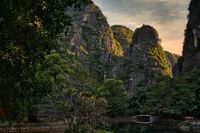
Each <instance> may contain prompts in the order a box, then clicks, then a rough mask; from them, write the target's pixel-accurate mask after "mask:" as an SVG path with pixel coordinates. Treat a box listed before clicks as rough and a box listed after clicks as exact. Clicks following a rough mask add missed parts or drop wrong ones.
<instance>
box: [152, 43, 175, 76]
mask: <svg viewBox="0 0 200 133" xmlns="http://www.w3.org/2000/svg"><path fill="white" fill-rule="evenodd" d="M148 54H149V58H151V59H154V60H155V61H156V62H157V63H158V65H159V66H160V67H161V68H162V70H163V73H164V75H166V76H172V71H171V70H170V66H169V65H170V64H169V62H168V61H167V59H166V56H165V53H164V51H163V48H162V46H161V45H159V44H158V45H157V46H156V47H153V48H151V49H149V52H148Z"/></svg>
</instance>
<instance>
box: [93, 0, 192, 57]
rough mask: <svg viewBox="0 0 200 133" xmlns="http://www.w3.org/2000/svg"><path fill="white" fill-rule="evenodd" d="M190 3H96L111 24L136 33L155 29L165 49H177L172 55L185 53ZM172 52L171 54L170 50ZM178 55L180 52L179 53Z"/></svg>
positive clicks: (141, 0) (186, 0)
mask: <svg viewBox="0 0 200 133" xmlns="http://www.w3.org/2000/svg"><path fill="white" fill-rule="evenodd" d="M189 1H190V0H94V2H95V3H96V4H97V5H98V6H100V8H101V9H102V11H103V13H104V14H105V16H106V17H107V19H108V22H109V23H110V24H111V25H112V24H122V25H126V26H128V27H130V28H132V29H133V30H134V29H135V28H136V27H140V26H141V25H142V24H149V25H152V26H153V27H155V28H156V29H157V30H158V32H159V34H160V38H161V39H162V40H163V41H162V44H163V47H164V49H166V50H168V49H169V47H168V46H167V47H166V45H170V46H173V45H172V44H169V43H173V42H176V44H174V45H178V46H176V47H175V48H180V49H179V50H177V49H176V50H174V51H173V48H171V49H172V52H175V53H178V54H181V53H182V49H181V48H182V42H183V41H181V40H183V38H184V36H183V33H184V29H185V25H186V22H187V14H188V12H187V8H188V5H189ZM171 49H170V50H171ZM177 51H179V52H177Z"/></svg>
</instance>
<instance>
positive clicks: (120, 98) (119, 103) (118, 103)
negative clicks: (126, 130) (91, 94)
mask: <svg viewBox="0 0 200 133" xmlns="http://www.w3.org/2000/svg"><path fill="white" fill-rule="evenodd" d="M96 93H97V94H98V95H99V96H100V97H105V98H106V100H107V102H108V109H109V110H110V112H109V114H110V115H119V114H123V113H124V112H125V109H126V108H127V107H128V106H129V99H130V93H129V92H128V91H126V90H125V87H124V85H123V82H122V81H120V80H114V79H108V80H105V81H104V82H103V83H102V84H101V85H100V86H99V87H98V88H97V92H96Z"/></svg>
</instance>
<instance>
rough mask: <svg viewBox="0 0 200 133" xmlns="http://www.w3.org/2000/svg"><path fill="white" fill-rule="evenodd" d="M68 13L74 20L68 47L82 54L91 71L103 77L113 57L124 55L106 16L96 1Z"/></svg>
mask: <svg viewBox="0 0 200 133" xmlns="http://www.w3.org/2000/svg"><path fill="white" fill-rule="evenodd" d="M68 14H70V16H71V18H72V20H73V28H71V29H70V30H71V32H70V34H68V36H67V41H66V42H67V43H68V44H67V45H68V48H69V49H70V50H71V51H72V52H75V53H76V54H78V55H80V56H81V58H82V61H83V62H84V63H85V64H86V65H88V67H90V68H91V71H94V72H95V73H98V77H102V76H103V75H104V73H107V72H105V71H106V70H105V69H107V68H105V67H106V66H109V67H110V64H111V62H112V59H111V58H112V57H120V56H123V50H122V47H121V45H120V44H119V42H118V41H116V40H115V39H114V36H113V32H112V30H111V28H110V26H109V24H108V22H107V20H106V17H105V16H104V15H103V13H102V12H101V10H100V9H99V7H98V6H96V5H95V4H94V3H92V4H88V5H86V6H84V7H82V9H81V10H77V9H74V8H70V9H68ZM104 68H105V69H104Z"/></svg>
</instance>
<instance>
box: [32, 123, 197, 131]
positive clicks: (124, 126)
mask: <svg viewBox="0 0 200 133" xmlns="http://www.w3.org/2000/svg"><path fill="white" fill-rule="evenodd" d="M110 130H111V131H113V133H186V132H183V131H180V130H177V129H173V128H171V127H167V126H161V125H159V124H156V125H141V124H133V123H119V124H117V125H114V126H113V127H112V128H111V129H110ZM29 133H30V132H29ZM34 133H36V132H34ZM37 133H39V132H37ZM40 133H41V132H40ZM42 133H62V132H42ZM193 133H194V132H193ZM195 133H197V132H195Z"/></svg>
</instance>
